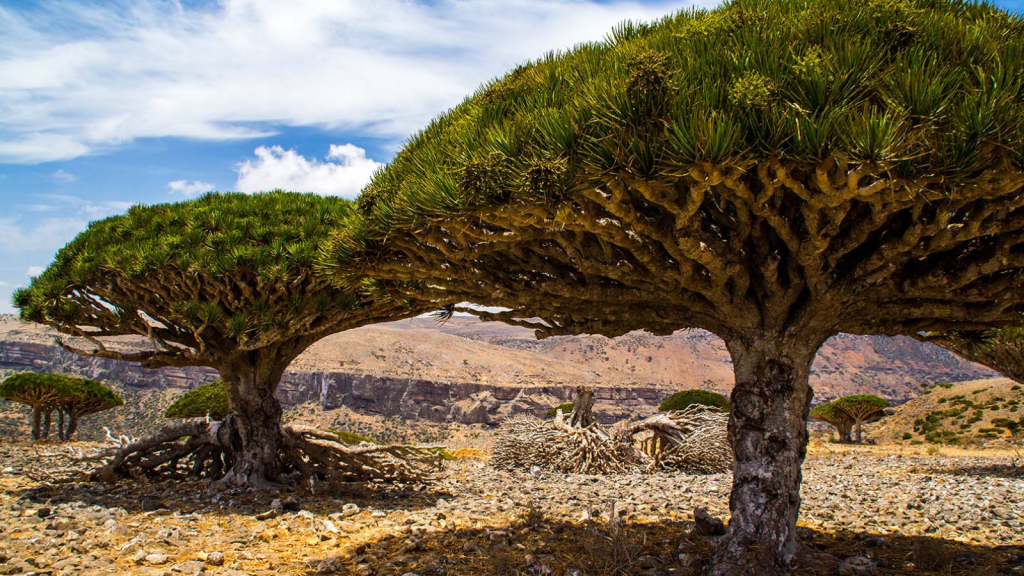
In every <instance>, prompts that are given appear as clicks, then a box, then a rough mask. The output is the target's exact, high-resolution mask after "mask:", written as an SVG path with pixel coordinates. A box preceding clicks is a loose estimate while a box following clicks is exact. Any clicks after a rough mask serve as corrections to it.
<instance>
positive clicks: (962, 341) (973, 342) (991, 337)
mask: <svg viewBox="0 0 1024 576" xmlns="http://www.w3.org/2000/svg"><path fill="white" fill-rule="evenodd" d="M918 339H919V340H923V341H925V342H931V343H933V344H937V345H939V346H942V347H943V348H945V349H947V350H949V351H950V352H953V353H954V354H957V355H959V356H961V357H963V358H966V359H967V360H970V361H971V362H977V363H978V364H983V365H985V366H988V367H989V368H991V369H993V370H995V371H996V372H1000V373H1002V374H1003V375H1005V376H1006V377H1007V378H1010V379H1012V380H1015V381H1017V382H1021V383H1024V328H993V329H990V330H950V331H948V332H929V333H926V334H921V335H919V336H918Z"/></svg>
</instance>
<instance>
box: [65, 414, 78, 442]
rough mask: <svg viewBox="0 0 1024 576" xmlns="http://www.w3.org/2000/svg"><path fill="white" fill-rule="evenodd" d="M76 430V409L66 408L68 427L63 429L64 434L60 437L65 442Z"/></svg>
mask: <svg viewBox="0 0 1024 576" xmlns="http://www.w3.org/2000/svg"><path fill="white" fill-rule="evenodd" d="M77 430H78V411H76V410H75V409H74V408H72V409H70V410H68V427H67V429H66V430H65V431H64V436H63V438H61V439H62V440H64V441H65V442H66V441H68V440H71V437H72V436H74V435H75V432H76V431H77Z"/></svg>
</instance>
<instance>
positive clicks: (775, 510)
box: [708, 335, 824, 576]
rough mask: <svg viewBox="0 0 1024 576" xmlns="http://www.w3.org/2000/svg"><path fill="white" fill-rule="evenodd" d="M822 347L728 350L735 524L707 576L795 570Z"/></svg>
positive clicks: (746, 345)
mask: <svg viewBox="0 0 1024 576" xmlns="http://www.w3.org/2000/svg"><path fill="white" fill-rule="evenodd" d="M823 341H824V339H821V340H820V341H818V340H812V339H807V340H796V339H789V340H787V339H783V338H781V337H772V336H771V335H766V336H762V337H761V338H759V339H755V340H747V341H740V340H733V341H731V342H728V348H729V353H730V354H731V355H732V360H733V369H734V371H735V375H736V385H735V387H734V388H733V392H732V412H731V414H730V419H729V442H730V444H731V445H732V448H733V451H734V453H735V458H736V459H735V463H734V465H733V486H732V494H731V496H730V498H729V508H730V511H731V514H732V518H731V520H730V522H729V530H728V532H727V534H726V535H725V536H724V537H723V538H722V540H721V541H720V542H719V543H718V545H717V547H716V550H715V554H714V557H713V559H712V562H711V564H710V566H709V568H708V574H710V575H711V576H739V575H743V576H751V575H758V576H760V575H776V574H779V573H780V571H784V570H785V569H786V568H788V567H790V566H792V565H793V564H795V560H796V555H797V552H798V550H799V542H798V541H797V536H796V521H797V516H798V514H799V512H800V482H801V479H802V476H801V471H800V467H801V465H802V464H803V461H804V457H805V456H806V454H807V438H808V434H807V416H808V413H809V412H810V406H811V398H812V397H813V391H812V390H811V387H810V385H809V383H808V377H809V375H810V370H811V363H812V362H813V360H814V355H815V353H816V352H817V350H818V347H819V346H820V345H821V343H822V342H823Z"/></svg>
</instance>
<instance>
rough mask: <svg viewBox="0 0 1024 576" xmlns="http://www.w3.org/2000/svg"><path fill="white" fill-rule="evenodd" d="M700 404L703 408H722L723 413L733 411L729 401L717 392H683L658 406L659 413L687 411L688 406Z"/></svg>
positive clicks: (677, 393) (694, 390) (695, 390)
mask: <svg viewBox="0 0 1024 576" xmlns="http://www.w3.org/2000/svg"><path fill="white" fill-rule="evenodd" d="M694 404H700V405H701V406H712V407H714V408H720V409H721V410H722V412H729V410H730V409H731V407H730V405H729V399H728V398H726V397H725V396H722V395H721V394H719V393H717V392H709V391H707V390H698V389H693V390H683V391H682V392H676V393H675V394H673V395H671V396H669V397H668V398H665V399H664V400H662V401H661V404H660V405H659V406H658V411H660V412H669V411H673V410H685V409H686V408H687V407H688V406H692V405H694Z"/></svg>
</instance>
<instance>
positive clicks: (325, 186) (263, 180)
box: [235, 144, 381, 198]
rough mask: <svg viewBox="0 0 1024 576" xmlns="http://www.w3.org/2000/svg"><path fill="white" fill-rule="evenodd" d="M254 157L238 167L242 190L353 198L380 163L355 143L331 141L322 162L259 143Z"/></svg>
mask: <svg viewBox="0 0 1024 576" xmlns="http://www.w3.org/2000/svg"><path fill="white" fill-rule="evenodd" d="M255 154H256V159H255V160H246V161H244V162H242V163H241V164H239V165H238V167H237V168H236V170H237V172H238V182H236V183H235V188H236V189H238V190H239V191H242V192H260V191H265V190H274V189H278V188H280V189H283V190H289V191H294V192H316V193H317V194H324V195H335V196H344V197H346V198H353V197H355V196H356V194H358V193H359V190H360V189H362V187H363V186H365V185H366V184H367V183H369V181H370V177H372V176H373V173H374V171H376V170H377V168H379V167H380V166H381V164H380V163H379V162H376V161H374V160H372V159H370V158H367V157H366V150H363V149H362V148H360V147H358V146H355V145H352V144H340V145H339V144H332V145H331V147H330V149H329V150H328V152H327V157H326V158H325V159H324V160H323V161H321V160H318V159H317V158H306V157H305V156H302V155H300V154H299V153H298V152H297V151H295V150H285V149H284V148H282V147H280V146H271V147H267V146H260V147H259V148H257V149H256V151H255Z"/></svg>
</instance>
